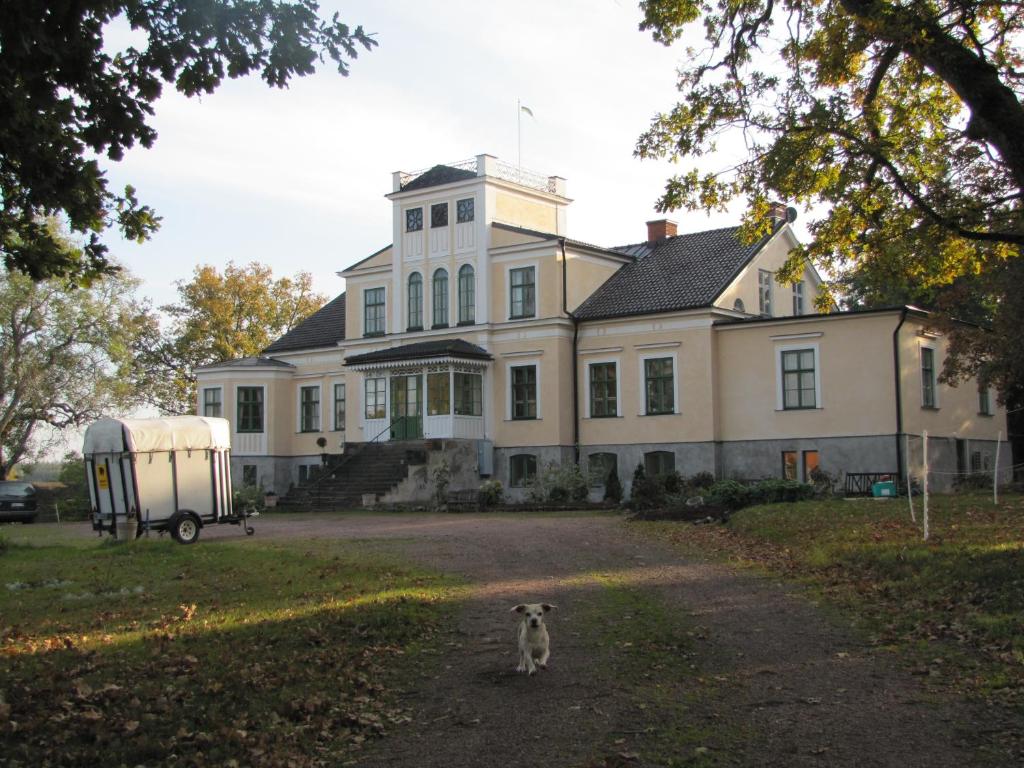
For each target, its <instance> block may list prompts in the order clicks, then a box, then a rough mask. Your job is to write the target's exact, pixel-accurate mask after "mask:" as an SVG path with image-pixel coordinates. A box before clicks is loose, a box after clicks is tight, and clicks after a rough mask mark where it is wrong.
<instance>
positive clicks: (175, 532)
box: [171, 512, 199, 544]
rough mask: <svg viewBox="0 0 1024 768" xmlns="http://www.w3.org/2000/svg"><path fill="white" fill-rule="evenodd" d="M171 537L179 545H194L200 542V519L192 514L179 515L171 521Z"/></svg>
mask: <svg viewBox="0 0 1024 768" xmlns="http://www.w3.org/2000/svg"><path fill="white" fill-rule="evenodd" d="M171 536H173V537H174V540H175V541H176V542H178V543H179V544H194V543H195V542H196V541H198V540H199V519H198V518H197V517H196V516H195V515H193V514H190V513H187V512H185V513H179V514H178V515H177V516H176V517H175V518H174V520H172V521H171Z"/></svg>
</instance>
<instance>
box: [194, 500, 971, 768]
mask: <svg viewBox="0 0 1024 768" xmlns="http://www.w3.org/2000/svg"><path fill="white" fill-rule="evenodd" d="M256 529H257V533H256V537H257V538H258V539H260V540H265V539H268V538H279V537H280V538H285V537H287V538H292V537H300V538H331V537H336V538H343V539H360V540H377V543H375V544H370V543H369V541H368V545H369V546H376V547H381V548H384V549H386V550H388V551H394V552H396V553H398V554H399V555H401V556H403V557H407V558H409V559H411V560H413V561H415V562H417V563H421V564H423V565H427V566H430V567H433V568H436V569H439V570H442V571H445V572H449V573H454V574H458V575H460V576H462V577H463V578H464V579H465V580H466V581H467V583H468V584H470V586H471V589H470V596H469V598H468V599H467V600H466V601H465V602H464V603H462V604H460V605H458V606H453V610H452V613H451V616H450V630H451V633H450V637H449V639H448V641H447V642H448V645H447V646H446V647H447V649H448V652H447V653H446V654H445V655H444V656H443V657H442V658H430V659H427V660H425V661H424V662H423V663H421V664H419V665H418V666H416V667H415V669H413V670H412V671H411V672H410V680H409V684H408V686H407V689H406V690H405V692H404V699H405V703H406V705H407V706H408V707H409V708H410V709H411V710H412V712H413V713H414V721H413V723H411V724H410V725H408V726H406V727H404V728H403V729H401V730H397V731H394V732H392V733H391V734H390V735H389V736H388V737H387V738H385V739H383V740H381V741H379V742H377V743H376V744H374V745H372V746H370V747H369V748H368V749H367V751H366V752H364V753H363V754H362V755H361V756H360V758H359V760H358V761H357V763H356V764H358V765H360V766H364V765H365V766H389V767H395V766H398V767H403V766H409V767H410V768H411V767H412V766H416V767H417V768H431V767H433V766H438V767H440V766H445V767H446V768H460V767H462V766H465V767H466V768H470V767H471V766H472V767H476V766H486V765H514V766H523V767H524V768H525V767H526V766H545V767H546V768H558V767H559V766H574V765H590V766H620V765H621V766H628V765H642V764H643V763H642V762H640V758H639V757H634V752H633V749H634V748H637V750H638V751H640V750H642V743H641V742H642V739H643V738H644V737H643V733H644V731H645V729H646V728H648V727H651V726H650V724H651V723H658V726H657V727H664V721H663V720H660V721H659V719H658V716H657V713H655V712H652V711H650V710H648V709H647V708H645V707H644V705H643V704H642V703H641V704H637V702H636V701H635V699H633V698H631V697H630V696H629V695H628V694H627V692H626V689H627V682H628V681H624V680H622V679H621V676H620V675H619V674H618V671H617V670H616V669H610V668H608V666H609V665H607V664H602V663H600V662H599V660H600V659H601V658H604V657H606V654H605V653H604V650H605V649H603V648H602V647H601V641H600V640H599V639H598V638H596V637H595V636H594V631H593V623H592V622H591V623H587V624H585V623H584V622H582V621H581V620H580V619H579V617H580V616H582V615H584V614H587V613H588V612H589V613H591V614H592V613H593V606H594V601H595V600H596V599H597V596H598V593H599V591H600V589H601V585H600V583H599V581H598V580H597V578H596V577H595V576H594V574H596V573H602V572H603V573H609V572H611V573H616V574H618V576H619V577H620V578H622V579H624V580H626V581H627V582H628V583H630V584H631V585H635V586H636V587H637V588H639V589H642V590H653V591H655V593H656V594H657V596H658V599H659V600H663V601H664V602H665V604H666V605H667V606H670V607H671V609H672V610H677V611H679V612H680V615H681V616H683V617H686V620H687V621H688V622H689V623H690V624H691V625H692V626H694V627H695V628H696V632H695V635H696V637H697V638H698V639H697V640H696V642H697V645H696V654H695V657H694V662H695V664H696V667H697V669H696V671H695V673H694V675H693V676H692V677H687V678H686V679H680V680H668V681H665V683H666V684H667V685H670V686H673V685H674V686H676V689H675V690H676V691H677V693H678V696H679V697H680V699H682V698H685V697H687V696H689V695H691V694H694V695H697V694H699V690H697V689H698V688H699V687H700V685H701V684H702V683H703V682H705V681H707V680H714V681H716V682H715V691H714V693H713V694H709V695H697V697H696V698H694V699H693V701H696V702H698V705H697V706H696V707H695V708H692V709H691V714H690V716H689V717H690V718H692V719H693V721H694V724H695V725H700V726H701V727H702V728H703V729H704V731H705V732H709V733H710V734H711V736H710V737H709V739H708V744H707V747H708V751H707V752H706V753H705V752H703V751H701V752H698V753H697V754H696V755H694V754H693V753H690V754H685V755H680V756H679V759H678V762H677V763H676V764H677V765H689V764H696V765H758V766H761V765H763V766H860V767H867V766H965V765H976V764H977V760H976V757H975V756H974V755H973V753H972V750H971V749H970V748H969V744H968V742H969V739H970V733H971V731H972V730H974V727H973V725H972V724H973V723H977V722H979V721H980V720H982V719H983V718H982V716H981V713H979V712H977V711H975V710H974V709H972V708H971V707H968V706H967V705H965V704H963V703H960V702H956V701H951V700H948V699H945V698H943V697H941V696H939V695H937V694H936V693H935V692H934V691H928V690H926V689H925V688H924V687H923V685H922V684H921V682H920V681H919V679H918V678H915V677H913V676H912V675H911V674H910V672H909V671H907V670H906V669H904V668H901V667H898V666H897V665H896V664H895V663H894V662H893V661H892V660H891V659H889V658H887V657H886V656H885V654H884V653H882V652H880V651H877V650H874V649H870V648H868V647H867V646H866V644H865V643H864V641H863V640H861V639H858V637H857V636H856V634H855V633H854V632H852V631H851V630H850V629H849V628H846V627H844V626H841V625H840V624H839V623H837V622H835V621H831V620H829V619H827V618H826V617H825V615H824V614H823V613H822V611H821V610H820V609H819V608H817V607H816V606H814V605H813V604H812V603H811V602H810V601H808V600H807V599H805V598H804V597H802V596H801V595H800V594H799V593H798V592H795V590H794V588H792V587H787V586H784V585H781V584H778V583H774V582H773V581H771V580H767V579H763V578H758V577H755V576H752V575H750V574H746V573H736V572H735V571H733V570H731V569H729V568H727V567H724V566H719V565H714V564H708V563H703V562H694V561H691V560H688V559H685V558H683V557H682V556H680V555H679V554H678V553H676V552H674V551H672V550H671V549H669V548H667V547H665V546H662V545H660V544H659V543H657V542H653V541H651V540H649V539H648V538H646V537H645V536H643V535H642V534H640V533H637V532H635V531H633V530H631V529H630V526H629V524H626V523H624V522H622V520H621V519H619V518H618V517H614V516H609V515H588V516H558V515H522V516H514V515H428V514H416V515H410V514H380V515H369V514H353V515H321V516H314V515H288V516H285V515H271V516H266V517H264V518H262V519H260V520H258V521H256ZM225 537H228V538H230V537H236V538H238V539H240V540H241V541H245V537H244V536H241V535H240V534H239V531H238V529H237V528H234V527H228V526H225V527H222V528H218V529H207V530H205V531H204V532H203V540H207V539H212V538H218V539H221V538H225ZM199 546H202V543H201V542H200V544H199ZM540 601H546V602H551V603H554V604H556V605H557V606H558V609H557V611H555V612H554V613H553V614H552V615H551V617H550V619H549V628H550V632H551V637H552V656H551V664H550V669H549V670H548V671H547V672H542V673H541V674H539V675H537V676H536V677H534V678H527V677H526V676H524V675H517V674H515V673H514V671H513V669H514V666H515V663H516V649H515V643H514V639H513V629H514V625H515V618H514V617H513V615H512V614H510V613H509V608H510V607H511V606H512V605H514V604H516V603H519V602H540ZM614 618H616V619H618V618H621V617H614ZM716 732H720V733H721V734H723V736H722V738H721V739H716V738H715V735H714V734H715V733H716ZM725 734H730V735H731V736H730V738H726V737H725ZM737 734H739V736H740V738H739V739H737ZM595 755H597V757H595ZM691 761H692V762H691Z"/></svg>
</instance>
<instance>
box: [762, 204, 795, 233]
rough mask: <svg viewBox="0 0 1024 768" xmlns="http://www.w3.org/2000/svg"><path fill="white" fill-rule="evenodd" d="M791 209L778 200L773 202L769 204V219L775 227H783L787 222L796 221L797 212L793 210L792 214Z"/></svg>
mask: <svg viewBox="0 0 1024 768" xmlns="http://www.w3.org/2000/svg"><path fill="white" fill-rule="evenodd" d="M790 210H791V209H789V208H787V207H786V204H785V203H780V202H779V201H778V200H773V201H772V202H770V203H768V218H770V219H771V220H772V223H773V224H774V225H775V226H778V227H781V226H782V225H783V224H785V223H786V222H791V221H795V220H796V211H795V210H793V212H792V213H790Z"/></svg>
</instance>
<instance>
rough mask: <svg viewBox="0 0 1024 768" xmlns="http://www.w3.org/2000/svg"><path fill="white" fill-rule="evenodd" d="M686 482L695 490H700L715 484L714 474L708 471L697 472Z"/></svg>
mask: <svg viewBox="0 0 1024 768" xmlns="http://www.w3.org/2000/svg"><path fill="white" fill-rule="evenodd" d="M688 483H689V486H690V487H691V488H693V489H694V490H695V491H702V490H704V489H705V488H710V487H711V486H712V485H714V484H715V476H714V475H713V474H711V473H710V472H698V473H697V474H695V475H694V476H693V477H691V478H690V479H689V481H688Z"/></svg>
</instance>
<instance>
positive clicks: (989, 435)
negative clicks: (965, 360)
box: [893, 316, 1006, 440]
mask: <svg viewBox="0 0 1024 768" xmlns="http://www.w3.org/2000/svg"><path fill="white" fill-rule="evenodd" d="M896 322H898V320H897V321H895V322H893V327H894V328H895V325H896ZM925 346H928V347H932V348H933V349H934V350H935V372H936V387H935V391H936V395H937V407H936V408H925V407H923V405H922V403H923V395H922V373H921V348H922V347H925ZM948 346H949V344H948V341H947V339H945V338H944V337H942V336H935V335H933V334H930V333H928V332H927V328H926V325H925V323H924V321H923V320H921V319H919V318H916V317H914V316H909V317H908V318H907V322H906V323H904V325H903V328H902V329H901V331H900V367H901V369H902V372H903V373H902V382H903V384H902V387H903V427H904V431H906V432H909V433H911V434H914V435H920V434H921V431H922V430H925V429H927V430H928V432H929V434H931V435H935V436H944V437H958V438H968V439H986V440H994V439H996V435H997V433H998V432H999V431H1000V430H1002V432H1003V439H1004V440H1005V439H1006V409H1005V407H1003V406H1000V405H998V404H997V403H996V393H995V391H994V390H992V391H990V393H989V401H990V403H991V410H992V415H991V416H983V415H981V414H979V413H978V384H977V381H976V380H975V379H970V380H968V381H965V382H963V383H961V384H959V385H958V386H955V387H954V386H951V385H949V384H944V383H942V382H940V381H938V380H937V379H938V376H939V374H941V372H942V365H943V362H944V361H945V359H946V350H947V348H948Z"/></svg>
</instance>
